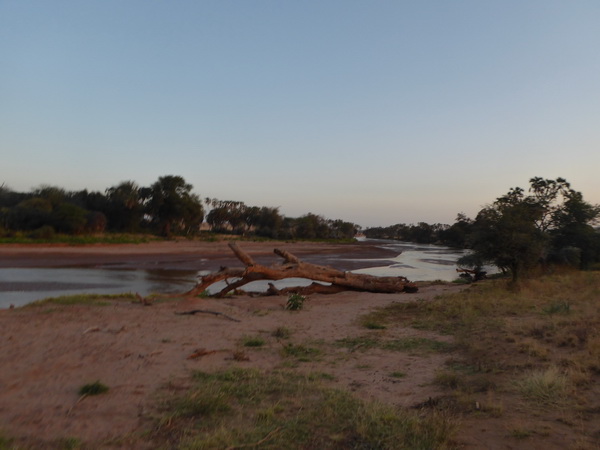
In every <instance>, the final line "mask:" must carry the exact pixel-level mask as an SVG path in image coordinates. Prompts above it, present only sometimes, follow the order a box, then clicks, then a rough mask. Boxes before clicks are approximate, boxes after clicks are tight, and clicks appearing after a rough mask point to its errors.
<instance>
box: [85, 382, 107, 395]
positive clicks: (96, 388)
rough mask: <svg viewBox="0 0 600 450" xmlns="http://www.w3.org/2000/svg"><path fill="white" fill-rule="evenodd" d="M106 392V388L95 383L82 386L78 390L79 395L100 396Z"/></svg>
mask: <svg viewBox="0 0 600 450" xmlns="http://www.w3.org/2000/svg"><path fill="white" fill-rule="evenodd" d="M107 391H108V386H106V385H105V384H102V383H100V381H95V382H93V383H88V384H84V385H83V386H81V387H80V388H79V395H100V394H103V393H105V392H107Z"/></svg>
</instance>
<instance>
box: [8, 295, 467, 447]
mask: <svg viewBox="0 0 600 450" xmlns="http://www.w3.org/2000/svg"><path fill="white" fill-rule="evenodd" d="M459 289H462V288H461V287H459V286H432V287H429V288H425V289H424V290H423V292H420V293H419V294H398V295H390V294H371V293H356V292H346V293H340V294H336V295H314V296H310V298H309V299H308V300H307V301H306V302H305V305H304V308H303V309H302V310H301V311H298V312H291V311H287V310H285V308H284V306H285V301H286V299H285V298H283V297H263V298H249V297H245V296H239V297H231V298H227V299H224V300H216V299H210V298H206V299H199V298H180V299H175V300H172V301H165V302H162V303H157V304H154V305H152V306H142V305H141V304H140V303H135V302H132V301H131V300H130V299H122V300H115V299H102V298H99V299H96V300H94V301H92V302H90V304H85V303H86V302H85V301H83V303H82V304H74V305H69V306H65V305H60V304H56V303H53V302H51V303H45V304H41V305H35V306H33V305H32V306H28V307H24V308H17V309H13V310H4V311H0V328H2V330H3V333H2V334H3V342H2V346H1V347H0V366H1V367H3V370H2V371H0V430H1V431H2V432H3V433H4V435H5V439H7V438H8V437H11V438H15V439H16V442H17V443H20V444H21V443H22V444H23V445H31V446H32V447H34V448H39V447H44V448H61V447H60V443H61V442H66V441H67V440H68V439H76V440H77V441H78V442H80V443H82V444H84V447H86V448H88V447H89V448H98V447H102V448H105V447H106V448H153V444H152V442H151V441H148V439H147V438H144V436H147V435H148V433H151V432H152V431H153V430H155V428H156V426H157V424H158V423H157V422H156V417H157V416H159V415H160V402H159V401H158V400H157V399H158V398H160V397H161V396H170V395H173V394H174V393H176V392H179V391H180V390H184V389H186V388H188V387H189V385H190V382H191V379H190V373H191V372H192V371H195V370H201V371H207V372H211V371H216V370H228V369H232V368H242V369H257V370H260V371H273V370H283V369H290V368H294V370H296V369H297V370H299V371H300V373H312V372H317V373H318V372H323V373H325V372H327V373H328V374H329V375H328V378H331V379H332V380H333V379H335V380H336V381H335V383H332V384H333V385H334V386H336V387H339V388H342V389H346V390H349V391H352V392H354V394H356V395H357V396H358V397H359V398H362V399H378V400H379V401H389V400H390V399H394V400H393V403H394V404H395V405H398V406H403V407H404V406H406V407H410V406H412V405H415V404H418V403H421V402H423V401H426V400H427V399H428V398H430V397H432V396H436V395H439V394H440V391H439V389H438V388H435V387H433V386H431V385H430V384H429V383H430V382H431V381H432V380H433V378H434V376H435V370H436V368H437V367H439V366H440V365H441V364H443V362H444V361H445V360H446V359H447V358H448V355H447V354H444V353H438V354H431V353H430V352H426V354H424V355H421V356H418V355H411V354H410V353H405V354H402V353H400V354H398V353H397V352H394V354H393V358H390V356H391V354H390V352H389V351H385V350H383V349H380V350H377V349H374V350H373V351H371V352H370V354H369V355H368V356H366V355H364V354H363V353H362V352H359V353H355V352H354V350H353V349H350V348H347V347H344V346H340V345H339V344H336V342H339V340H341V339H355V338H360V336H362V335H363V334H364V333H365V331H367V330H366V329H365V328H364V326H363V325H361V324H360V323H359V321H358V319H359V317H360V316H361V315H363V314H365V313H367V312H369V311H372V310H374V309H375V308H377V307H383V306H385V305H388V304H390V303H391V302H398V301H400V302H407V301H412V300H415V299H416V298H417V297H415V296H418V298H419V299H421V300H427V299H432V298H434V297H436V296H438V295H440V294H442V293H445V292H455V291H457V290H459ZM194 309H203V310H209V311H213V312H216V313H221V314H224V315H226V316H227V317H225V316H223V315H213V314H196V315H176V314H175V313H176V312H181V311H190V310H194ZM231 319H235V321H233V320H231ZM278 333H279V334H278ZM387 334H388V335H389V337H397V338H399V339H400V338H408V337H411V338H412V337H419V338H427V339H439V340H440V341H447V338H445V337H443V336H438V335H435V334H433V333H430V332H422V331H421V332H420V331H417V330H409V329H405V328H398V329H395V330H394V331H393V332H392V331H391V330H390V331H389V332H388V333H387ZM248 339H256V341H255V342H260V343H261V344H260V345H252V346H250V345H246V343H247V342H248ZM285 345H290V347H289V348H296V349H298V351H299V353H297V354H296V355H295V356H294V355H293V354H290V355H286V354H284V353H282V351H281V350H282V348H283V347H282V346H285ZM194 355H196V356H194ZM394 373H396V374H402V379H399V378H395V377H394V375H393V374H394ZM95 381H100V382H101V383H103V384H105V385H106V386H108V387H109V391H108V392H107V393H106V394H102V395H99V396H94V397H88V398H84V399H81V398H80V396H79V394H78V393H77V392H78V389H79V388H80V387H81V386H82V385H84V384H86V383H93V382H95ZM0 437H2V434H0ZM53 446H54V447H53Z"/></svg>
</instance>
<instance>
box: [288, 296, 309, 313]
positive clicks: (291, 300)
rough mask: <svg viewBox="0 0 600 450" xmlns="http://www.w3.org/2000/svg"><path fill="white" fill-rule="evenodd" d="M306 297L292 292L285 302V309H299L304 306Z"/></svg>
mask: <svg viewBox="0 0 600 450" xmlns="http://www.w3.org/2000/svg"><path fill="white" fill-rule="evenodd" d="M305 300H306V297H304V296H303V295H300V294H290V296H289V297H288V299H287V303H286V304H285V309H287V310H288V311H299V310H301V309H302V307H303V306H304V301H305Z"/></svg>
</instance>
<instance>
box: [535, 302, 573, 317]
mask: <svg viewBox="0 0 600 450" xmlns="http://www.w3.org/2000/svg"><path fill="white" fill-rule="evenodd" d="M542 311H543V312H544V314H548V315H553V314H569V313H570V312H571V304H570V303H569V302H567V301H565V300H555V301H553V302H551V303H549V304H548V305H546V306H545V307H544V308H542Z"/></svg>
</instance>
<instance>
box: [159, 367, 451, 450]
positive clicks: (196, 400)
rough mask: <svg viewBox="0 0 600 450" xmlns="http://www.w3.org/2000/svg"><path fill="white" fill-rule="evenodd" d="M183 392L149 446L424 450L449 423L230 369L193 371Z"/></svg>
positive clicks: (304, 380)
mask: <svg viewBox="0 0 600 450" xmlns="http://www.w3.org/2000/svg"><path fill="white" fill-rule="evenodd" d="M194 379H195V384H194V386H193V387H192V388H191V389H190V391H189V392H188V393H186V394H185V395H184V396H182V397H179V398H177V399H173V400H172V401H170V402H167V406H166V412H165V414H164V416H163V418H162V420H161V422H160V426H159V428H158V431H157V432H156V434H155V435H154V436H152V442H153V443H156V444H158V446H159V447H160V444H161V443H164V444H165V445H168V447H169V448H246V447H247V448H272V449H278V448H285V449H307V448H315V449H316V448H323V449H326V448H330V449H331V448H339V449H342V448H343V449H353V448H354V449H366V448H373V449H375V448H381V449H384V448H385V449H404V448H411V449H431V448H443V447H444V446H445V445H446V444H448V443H449V442H450V439H451V437H452V434H453V431H454V429H455V424H454V423H453V421H452V419H450V418H449V417H448V416H446V415H442V414H432V415H424V414H418V413H416V412H413V411H405V410H401V409H397V408H393V407H390V406H384V405H381V404H378V403H367V402H363V401H361V400H359V399H357V398H355V397H353V396H352V395H351V394H350V393H348V392H343V391H339V390H335V389H332V388H330V387H328V386H327V385H326V384H324V383H327V380H323V379H322V377H313V376H306V375H299V374H296V373H293V372H289V371H275V372H271V373H263V372H260V371H257V370H253V369H248V370H243V369H232V370H228V371H224V372H217V373H211V374H209V373H196V374H195V376H194Z"/></svg>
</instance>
